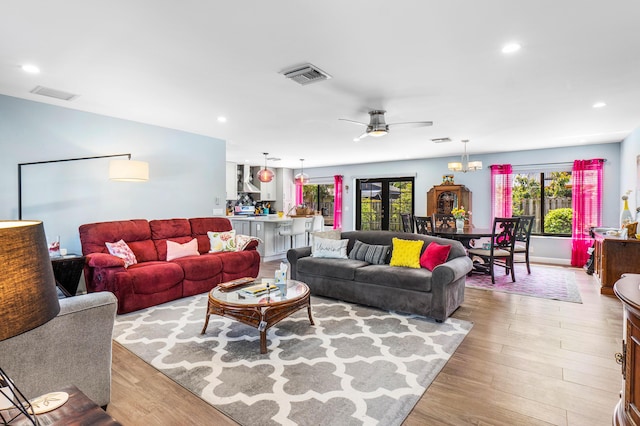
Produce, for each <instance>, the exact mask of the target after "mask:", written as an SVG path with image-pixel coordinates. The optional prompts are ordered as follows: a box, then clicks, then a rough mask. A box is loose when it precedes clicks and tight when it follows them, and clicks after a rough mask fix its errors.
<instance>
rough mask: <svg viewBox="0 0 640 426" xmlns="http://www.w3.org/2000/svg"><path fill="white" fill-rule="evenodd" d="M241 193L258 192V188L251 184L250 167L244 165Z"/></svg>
mask: <svg viewBox="0 0 640 426" xmlns="http://www.w3.org/2000/svg"><path fill="white" fill-rule="evenodd" d="M242 192H260V188H258V187H257V186H255V185H254V184H253V183H252V182H251V166H248V165H246V164H245V165H244V173H243V174H242Z"/></svg>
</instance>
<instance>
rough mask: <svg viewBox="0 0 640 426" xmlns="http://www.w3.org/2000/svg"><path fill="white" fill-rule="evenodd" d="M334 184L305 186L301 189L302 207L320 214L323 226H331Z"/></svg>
mask: <svg viewBox="0 0 640 426" xmlns="http://www.w3.org/2000/svg"><path fill="white" fill-rule="evenodd" d="M334 188H335V186H334V184H320V185H305V186H304V187H303V188H302V201H303V203H304V205H305V206H306V207H308V208H311V209H313V210H315V211H319V212H321V214H322V216H323V217H324V225H325V226H333V201H334V199H333V196H334V195H335V190H334Z"/></svg>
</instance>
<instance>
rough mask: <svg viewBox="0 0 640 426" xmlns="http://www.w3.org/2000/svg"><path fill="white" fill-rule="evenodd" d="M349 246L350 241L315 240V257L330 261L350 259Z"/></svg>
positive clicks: (313, 254)
mask: <svg viewBox="0 0 640 426" xmlns="http://www.w3.org/2000/svg"><path fill="white" fill-rule="evenodd" d="M347 244H349V240H330V239H328V238H318V237H316V238H314V239H313V253H312V254H311V256H313V257H324V258H330V259H348V257H347Z"/></svg>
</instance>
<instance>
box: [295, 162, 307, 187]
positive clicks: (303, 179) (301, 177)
mask: <svg viewBox="0 0 640 426" xmlns="http://www.w3.org/2000/svg"><path fill="white" fill-rule="evenodd" d="M295 181H296V183H299V184H300V185H304V184H305V183H307V182H309V175H308V174H306V173H305V172H304V158H301V159H300V173H298V174H297V175H296V176H295Z"/></svg>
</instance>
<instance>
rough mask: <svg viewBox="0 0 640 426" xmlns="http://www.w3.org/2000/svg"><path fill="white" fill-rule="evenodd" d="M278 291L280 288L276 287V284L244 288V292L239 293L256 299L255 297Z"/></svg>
mask: <svg viewBox="0 0 640 426" xmlns="http://www.w3.org/2000/svg"><path fill="white" fill-rule="evenodd" d="M277 289H278V287H276V286H275V285H274V284H271V283H263V284H257V285H253V286H251V287H247V288H243V289H242V290H239V292H240V293H243V294H246V295H249V296H254V297H255V296H261V295H263V294H264V293H266V292H268V291H276V290H277Z"/></svg>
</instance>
